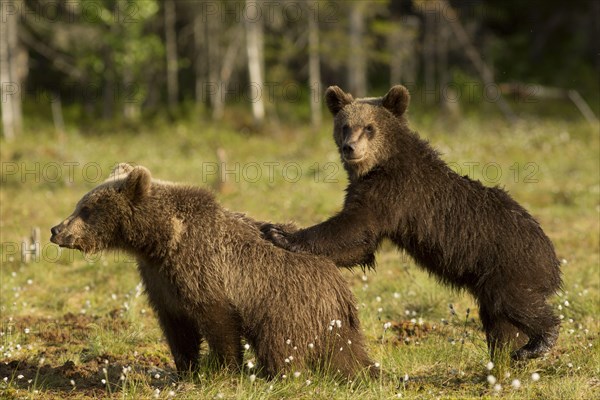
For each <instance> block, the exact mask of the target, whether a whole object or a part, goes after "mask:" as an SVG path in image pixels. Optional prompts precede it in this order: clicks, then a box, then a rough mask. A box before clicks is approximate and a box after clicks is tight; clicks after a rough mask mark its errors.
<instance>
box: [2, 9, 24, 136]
mask: <svg viewBox="0 0 600 400" xmlns="http://www.w3.org/2000/svg"><path fill="white" fill-rule="evenodd" d="M3 9H4V11H5V12H4V13H3V17H4V18H5V21H2V23H0V85H1V86H2V88H1V93H0V94H1V96H2V98H1V101H2V129H3V131H4V137H5V138H6V139H7V140H12V139H14V138H15V136H17V135H19V133H20V132H21V128H22V121H23V119H22V111H21V74H20V73H19V72H20V71H19V54H18V50H19V49H18V38H17V30H18V23H19V20H18V19H19V14H18V12H17V9H16V6H15V5H14V2H13V1H8V2H6V4H4V7H3ZM11 10H14V12H11Z"/></svg>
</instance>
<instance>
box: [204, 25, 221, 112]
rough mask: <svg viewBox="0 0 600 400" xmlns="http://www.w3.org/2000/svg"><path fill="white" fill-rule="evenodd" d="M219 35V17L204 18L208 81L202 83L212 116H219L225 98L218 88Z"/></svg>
mask: <svg viewBox="0 0 600 400" xmlns="http://www.w3.org/2000/svg"><path fill="white" fill-rule="evenodd" d="M220 37H221V25H220V19H219V18H214V17H212V18H211V17H208V18H207V20H206V60H205V61H206V68H207V70H208V82H206V83H204V84H203V86H204V87H203V88H202V90H203V92H204V93H205V94H206V95H207V96H208V101H209V103H210V106H211V108H212V117H213V118H214V119H218V118H220V115H221V113H222V110H223V108H224V102H225V99H224V98H222V96H221V89H220V88H219V86H218V85H219V70H220V63H219V60H221V55H220V53H221V48H220V46H219V38H220Z"/></svg>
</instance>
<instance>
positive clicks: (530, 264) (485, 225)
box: [262, 86, 561, 359]
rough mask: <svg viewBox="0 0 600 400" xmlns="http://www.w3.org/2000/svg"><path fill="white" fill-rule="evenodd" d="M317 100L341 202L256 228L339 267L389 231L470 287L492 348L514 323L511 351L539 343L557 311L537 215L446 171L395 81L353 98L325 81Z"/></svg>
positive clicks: (551, 257) (553, 267)
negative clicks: (328, 127) (308, 219)
mask: <svg viewBox="0 0 600 400" xmlns="http://www.w3.org/2000/svg"><path fill="white" fill-rule="evenodd" d="M326 100H327V105H328V107H329V109H330V111H331V112H332V114H333V115H334V116H335V122H334V139H335V142H336V144H337V146H338V148H339V150H340V154H341V156H342V161H343V164H344V167H345V169H346V170H347V172H348V174H349V176H350V183H349V185H348V187H347V189H346V198H345V202H344V207H343V210H342V211H340V212H339V213H338V214H337V215H335V216H333V217H331V218H330V219H328V220H327V221H325V222H322V223H320V224H318V225H315V226H312V227H309V228H305V229H300V230H293V229H290V228H289V227H285V226H277V225H265V226H263V227H262V230H263V233H264V234H265V236H266V237H267V238H269V239H270V240H272V241H273V242H274V243H276V244H277V245H279V246H281V247H284V248H286V249H289V250H293V251H304V252H310V253H314V254H320V255H325V256H327V257H329V258H331V259H332V260H333V261H334V262H335V263H336V264H337V265H339V266H346V267H350V266H353V265H356V264H362V265H364V266H373V265H374V257H373V253H374V252H375V251H376V249H377V247H378V245H379V243H380V242H381V241H382V239H384V238H389V239H391V240H392V242H393V243H394V244H396V245H397V246H398V247H399V248H402V249H405V250H406V251H407V252H408V253H409V254H410V255H411V256H412V257H413V258H414V259H415V260H416V262H417V263H418V264H419V265H420V266H422V267H423V268H425V269H426V270H427V271H429V272H430V273H431V274H432V275H435V276H436V277H437V278H438V279H439V280H440V281H442V282H444V283H446V284H448V285H450V286H453V287H455V288H464V289H467V290H468V291H469V292H471V293H472V294H473V296H475V298H476V300H477V302H478V304H479V313H480V317H481V321H482V323H483V327H484V330H485V332H486V337H487V342H488V346H489V349H490V351H491V353H492V355H493V354H494V352H495V350H496V349H498V348H499V347H503V348H504V347H505V345H507V344H508V342H509V341H519V340H521V341H523V335H521V336H520V338H518V339H517V338H516V336H518V335H516V333H518V332H520V333H522V334H525V335H526V336H527V338H528V342H526V344H525V345H524V346H523V347H521V348H519V349H518V350H516V351H515V352H513V354H512V356H513V358H514V359H527V358H534V357H538V356H541V355H542V354H544V353H545V352H546V351H548V350H549V349H550V348H551V347H552V346H553V345H554V343H555V341H556V339H557V336H558V327H559V319H558V318H557V317H556V316H555V315H554V313H553V312H552V310H551V307H550V305H548V304H547V303H546V299H547V298H548V297H549V296H551V295H552V294H554V293H555V292H556V291H557V290H558V289H559V288H560V285H561V278H560V270H559V261H558V259H557V257H556V254H555V251H554V247H553V245H552V242H551V241H550V240H549V239H548V237H547V236H546V235H545V234H544V232H543V231H542V228H541V227H540V225H539V224H538V222H537V221H536V220H535V219H534V218H533V217H532V216H531V215H530V214H529V213H528V212H527V211H526V210H525V209H524V208H523V207H521V206H520V205H519V204H518V203H517V202H516V201H515V200H513V199H512V198H511V197H510V196H509V194H508V193H507V192H506V191H504V190H503V189H501V188H498V187H485V186H483V185H482V184H481V183H480V182H479V181H474V180H472V179H469V178H468V177H466V176H460V175H458V174H456V173H455V172H453V171H452V170H451V169H450V168H449V167H448V166H447V165H446V163H444V161H442V160H441V158H440V157H439V155H438V153H437V152H436V151H435V150H434V149H433V148H432V147H431V146H430V145H429V144H428V143H427V142H426V141H424V140H422V139H420V138H419V136H418V135H417V134H416V133H415V132H413V131H411V129H410V128H409V126H408V123H407V119H406V117H405V111H406V109H407V107H408V103H409V94H408V91H407V90H406V88H404V87H403V86H395V87H393V88H392V89H391V90H390V91H389V92H388V94H386V95H385V96H384V97H381V98H367V99H356V100H355V99H353V98H352V96H351V95H350V94H347V93H344V92H343V91H342V90H341V89H340V88H338V87H330V88H329V89H328V90H327V92H326ZM527 338H526V339H527Z"/></svg>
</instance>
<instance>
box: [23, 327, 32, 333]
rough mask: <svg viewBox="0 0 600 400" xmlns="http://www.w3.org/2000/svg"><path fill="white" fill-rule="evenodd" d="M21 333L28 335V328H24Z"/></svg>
mask: <svg viewBox="0 0 600 400" xmlns="http://www.w3.org/2000/svg"><path fill="white" fill-rule="evenodd" d="M23 331H24V332H25V334H26V335H28V334H29V332H31V331H30V330H29V328H25V329H24V330H23Z"/></svg>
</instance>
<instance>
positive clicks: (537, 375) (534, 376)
mask: <svg viewBox="0 0 600 400" xmlns="http://www.w3.org/2000/svg"><path fill="white" fill-rule="evenodd" d="M531 380H532V381H534V382H537V381H539V380H540V374H538V373H537V372H534V373H533V374H531Z"/></svg>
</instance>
